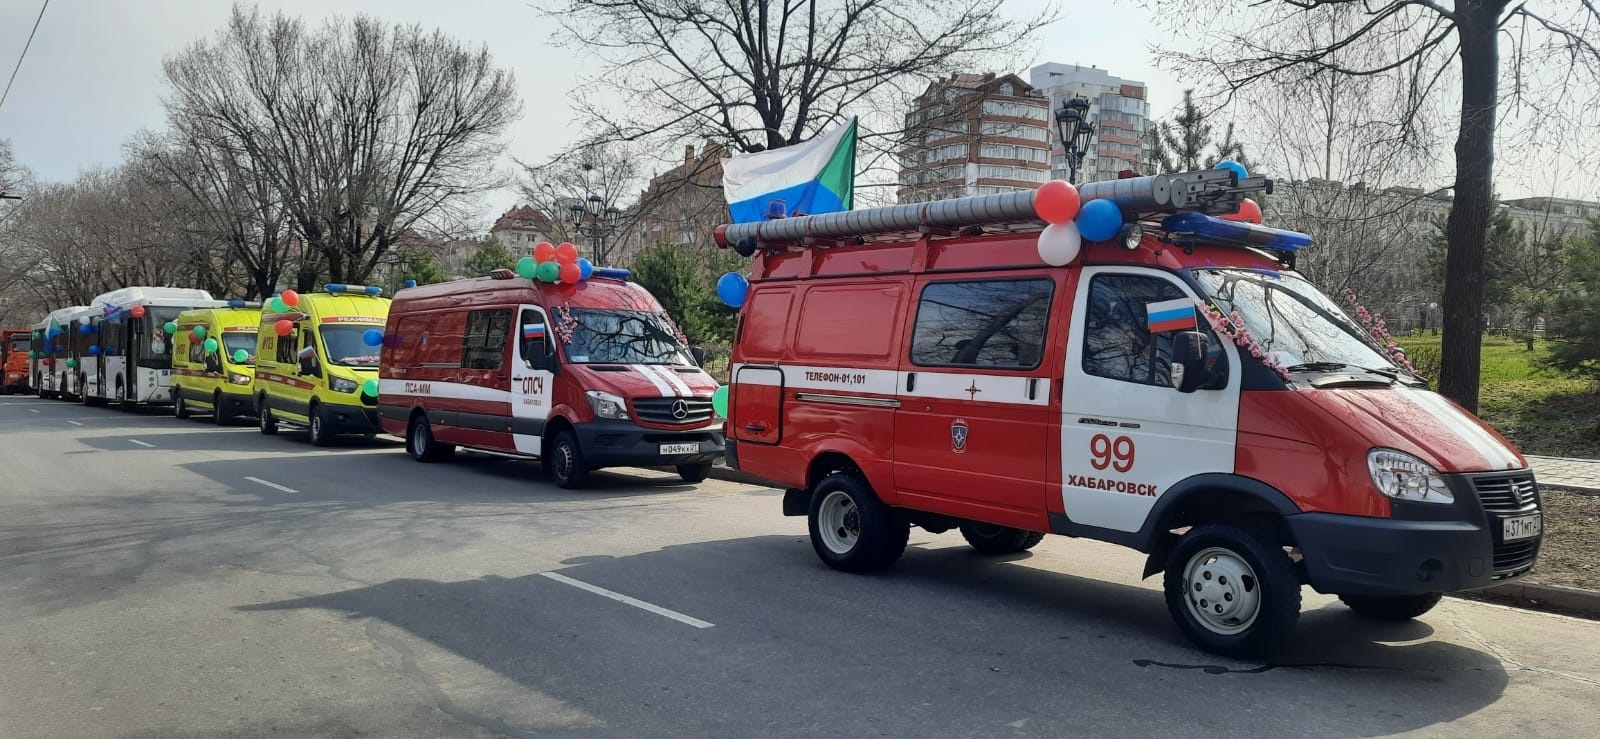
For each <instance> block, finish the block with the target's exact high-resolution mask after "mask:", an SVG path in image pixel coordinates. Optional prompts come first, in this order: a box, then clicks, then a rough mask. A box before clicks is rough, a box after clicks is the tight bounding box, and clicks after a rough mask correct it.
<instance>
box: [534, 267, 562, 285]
mask: <svg viewBox="0 0 1600 739" xmlns="http://www.w3.org/2000/svg"><path fill="white" fill-rule="evenodd" d="M534 275H535V276H536V277H538V278H539V280H540V281H542V282H555V281H556V280H559V279H561V265H560V264H557V263H555V262H545V263H543V264H540V265H539V266H538V268H537V269H536V270H535V272H534Z"/></svg>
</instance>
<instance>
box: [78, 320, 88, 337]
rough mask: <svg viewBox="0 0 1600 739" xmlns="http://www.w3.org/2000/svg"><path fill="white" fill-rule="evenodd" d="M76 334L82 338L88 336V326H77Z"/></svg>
mask: <svg viewBox="0 0 1600 739" xmlns="http://www.w3.org/2000/svg"><path fill="white" fill-rule="evenodd" d="M78 333H80V334H83V335H84V336H88V335H89V324H87V323H85V324H82V325H80V326H78Z"/></svg>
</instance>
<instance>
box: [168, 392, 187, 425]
mask: <svg viewBox="0 0 1600 739" xmlns="http://www.w3.org/2000/svg"><path fill="white" fill-rule="evenodd" d="M172 415H174V416H177V417H178V418H188V417H189V404H188V403H186V402H184V400H183V393H182V392H181V391H180V390H178V389H177V388H173V389H172Z"/></svg>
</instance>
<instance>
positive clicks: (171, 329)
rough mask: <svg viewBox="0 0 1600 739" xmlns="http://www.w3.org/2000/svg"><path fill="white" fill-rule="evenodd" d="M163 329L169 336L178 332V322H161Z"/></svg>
mask: <svg viewBox="0 0 1600 739" xmlns="http://www.w3.org/2000/svg"><path fill="white" fill-rule="evenodd" d="M161 330H162V331H165V332H167V335H168V336H171V335H173V334H175V333H178V322H177V321H167V322H166V323H164V324H161Z"/></svg>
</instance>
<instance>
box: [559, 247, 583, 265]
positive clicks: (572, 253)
mask: <svg viewBox="0 0 1600 739" xmlns="http://www.w3.org/2000/svg"><path fill="white" fill-rule="evenodd" d="M556 261H557V262H560V263H562V264H572V263H574V262H576V261H578V247H576V246H573V245H572V243H571V242H568V241H563V242H561V246H558V247H556Z"/></svg>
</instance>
